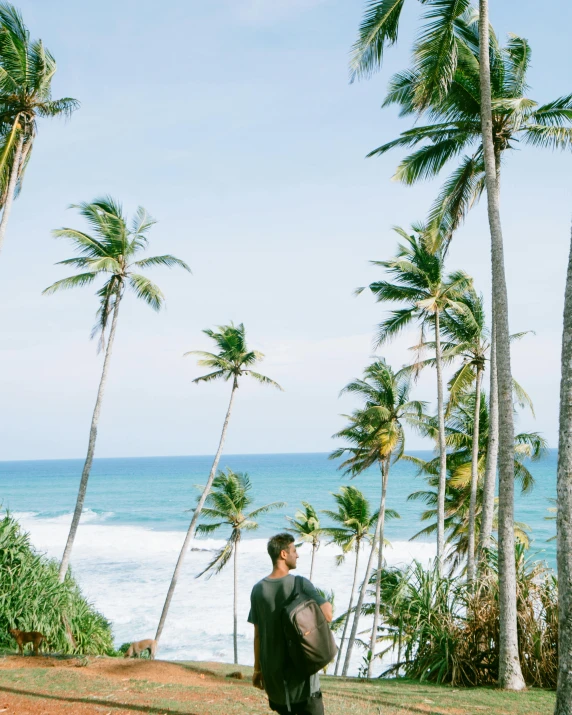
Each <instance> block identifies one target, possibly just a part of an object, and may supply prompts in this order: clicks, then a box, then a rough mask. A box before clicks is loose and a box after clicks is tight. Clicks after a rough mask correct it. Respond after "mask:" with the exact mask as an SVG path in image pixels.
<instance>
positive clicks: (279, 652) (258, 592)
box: [248, 574, 326, 705]
mask: <svg viewBox="0 0 572 715" xmlns="http://www.w3.org/2000/svg"><path fill="white" fill-rule="evenodd" d="M302 589H303V591H304V593H305V594H306V595H307V596H308V597H309V598H313V599H314V600H315V601H316V603H317V604H318V605H319V606H321V605H322V604H323V603H326V599H325V598H322V597H321V596H320V594H319V593H318V592H317V591H316V589H315V588H314V586H313V585H312V583H311V582H310V581H308V579H307V578H302ZM293 590H294V576H292V575H291V574H288V576H283V577H282V578H268V577H267V578H263V579H262V581H259V582H258V583H257V584H256V585H255V586H254V588H253V589H252V593H251V594H250V614H249V616H248V621H249V623H253V624H254V625H255V626H258V633H259V637H260V668H261V670H262V677H263V678H264V689H265V690H266V693H267V695H268V698H269V700H272V702H274V703H278V704H280V705H286V703H287V700H286V687H287V688H288V695H289V700H290V702H291V703H299V702H302V700H306V699H307V698H309V697H310V695H312V693H317V692H318V691H319V690H320V678H319V676H318V675H312V676H311V677H310V678H306V679H303V680H302V679H300V677H299V676H293V675H292V673H291V672H289V669H288V653H287V649H286V639H285V638H284V632H283V630H282V621H281V613H282V606H283V605H284V603H285V601H286V600H287V599H288V598H289V597H290V596H291V595H292V591H293ZM290 670H291V669H290ZM285 680H286V681H287V682H286V683H285Z"/></svg>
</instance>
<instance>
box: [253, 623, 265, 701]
mask: <svg viewBox="0 0 572 715" xmlns="http://www.w3.org/2000/svg"><path fill="white" fill-rule="evenodd" d="M252 684H253V685H254V687H255V688H259V689H260V690H264V681H263V680H262V671H261V670H260V633H259V632H258V626H254V674H253V676H252Z"/></svg>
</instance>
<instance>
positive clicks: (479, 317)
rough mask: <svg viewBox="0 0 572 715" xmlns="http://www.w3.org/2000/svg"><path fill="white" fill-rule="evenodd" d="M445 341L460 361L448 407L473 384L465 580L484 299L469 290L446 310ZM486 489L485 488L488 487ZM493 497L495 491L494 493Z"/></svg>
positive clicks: (484, 343)
mask: <svg viewBox="0 0 572 715" xmlns="http://www.w3.org/2000/svg"><path fill="white" fill-rule="evenodd" d="M441 328H442V331H443V335H444V337H445V339H446V340H447V341H448V343H447V344H445V345H444V350H443V354H444V357H446V358H449V357H451V358H459V357H460V358H461V361H462V362H461V366H460V367H459V369H458V370H457V371H456V372H455V374H454V375H453V377H452V378H451V380H450V382H449V404H450V405H454V404H455V403H456V401H457V400H458V398H459V395H460V393H461V391H462V390H463V389H466V388H467V387H468V386H469V385H471V386H472V385H473V384H474V393H473V394H474V415H473V437H472V452H471V496H470V503H469V524H468V529H469V543H468V554H467V580H468V581H469V582H472V581H473V580H474V578H475V533H476V528H475V523H476V510H477V486H478V481H479V423H480V420H479V415H480V413H481V382H482V377H483V372H484V370H485V361H486V356H487V352H488V349H489V342H488V334H487V329H486V326H485V311H484V307H483V298H482V296H480V295H478V294H477V293H476V291H475V290H469V291H467V292H466V293H465V295H463V296H462V297H461V298H460V299H459V300H458V301H457V303H456V305H455V306H454V308H453V309H452V310H447V311H445V314H444V315H443V321H442V324H441ZM487 486H488V485H487ZM493 497H494V492H493Z"/></svg>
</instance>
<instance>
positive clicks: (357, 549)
mask: <svg viewBox="0 0 572 715" xmlns="http://www.w3.org/2000/svg"><path fill="white" fill-rule="evenodd" d="M359 547H360V542H359V541H358V542H357V543H356V562H355V566H354V580H353V583H352V590H351V593H350V602H349V603H348V611H347V616H346V622H345V623H344V630H343V631H342V640H341V641H340V648H339V650H338V657H337V658H336V667H335V669H334V675H337V674H338V670H339V667H340V662H341V660H342V650H343V649H344V642H345V640H346V633H347V630H348V623H349V622H350V619H351V610H352V606H353V604H354V596H355V592H356V584H357V575H358V568H359Z"/></svg>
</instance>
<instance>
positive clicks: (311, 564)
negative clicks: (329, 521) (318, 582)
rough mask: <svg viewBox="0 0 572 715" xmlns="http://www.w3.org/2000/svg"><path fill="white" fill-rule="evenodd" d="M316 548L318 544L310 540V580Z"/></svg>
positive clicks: (312, 573)
mask: <svg viewBox="0 0 572 715" xmlns="http://www.w3.org/2000/svg"><path fill="white" fill-rule="evenodd" d="M317 548H318V544H317V543H316V542H315V541H312V560H311V561H310V581H311V580H312V576H313V575H314V559H315V558H316V549H317Z"/></svg>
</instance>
